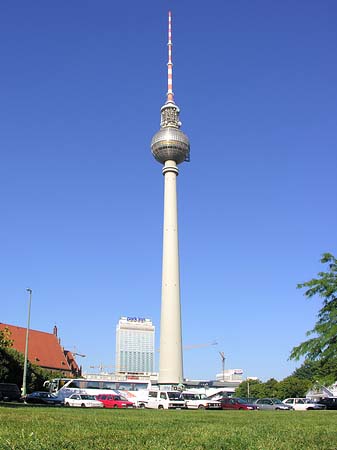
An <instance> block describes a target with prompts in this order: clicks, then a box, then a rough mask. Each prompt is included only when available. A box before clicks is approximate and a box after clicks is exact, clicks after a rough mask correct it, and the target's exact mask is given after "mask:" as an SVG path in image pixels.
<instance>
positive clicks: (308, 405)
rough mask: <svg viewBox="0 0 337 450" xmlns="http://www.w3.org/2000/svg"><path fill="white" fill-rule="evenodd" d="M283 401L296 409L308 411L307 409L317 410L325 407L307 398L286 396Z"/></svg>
mask: <svg viewBox="0 0 337 450" xmlns="http://www.w3.org/2000/svg"><path fill="white" fill-rule="evenodd" d="M283 403H284V404H285V405H288V406H292V407H293V409H295V410H296V411H308V410H314V409H316V410H318V409H326V406H325V405H321V404H320V403H316V402H313V401H312V400H309V399H308V398H286V399H285V400H283Z"/></svg>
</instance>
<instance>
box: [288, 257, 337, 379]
mask: <svg viewBox="0 0 337 450" xmlns="http://www.w3.org/2000/svg"><path fill="white" fill-rule="evenodd" d="M321 263H322V264H327V265H328V269H327V271H326V272H319V273H318V276H317V278H313V279H312V280H310V281H306V282H305V283H300V284H298V286H297V287H298V288H299V289H302V288H306V291H305V292H304V295H305V296H306V297H307V298H311V297H314V296H316V295H317V296H319V297H321V298H323V306H322V308H321V309H320V311H319V313H318V320H317V322H316V324H315V326H314V328H313V329H312V330H310V331H308V332H307V336H312V337H311V338H310V339H308V340H306V341H304V342H302V343H301V344H299V345H298V346H296V347H294V348H293V349H292V351H291V354H290V359H295V360H298V359H299V358H300V357H302V356H304V357H305V358H306V360H308V361H314V362H315V361H319V362H320V364H321V366H320V368H321V369H323V368H324V367H325V369H327V367H330V369H329V370H328V373H326V370H323V371H322V372H323V373H321V375H320V378H321V381H325V382H333V381H335V380H336V379H337V260H336V258H335V257H334V256H333V255H331V254H330V253H324V254H323V256H322V258H321ZM331 362H332V364H329V363H331ZM307 368H308V367H307ZM316 369H317V367H316Z"/></svg>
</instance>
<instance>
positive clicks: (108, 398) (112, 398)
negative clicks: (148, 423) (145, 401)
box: [96, 394, 135, 408]
mask: <svg viewBox="0 0 337 450" xmlns="http://www.w3.org/2000/svg"><path fill="white" fill-rule="evenodd" d="M96 400H99V401H100V402H102V403H103V405H104V408H134V407H135V405H134V403H132V402H129V400H127V399H126V398H125V397H122V396H121V395H117V394H100V395H96Z"/></svg>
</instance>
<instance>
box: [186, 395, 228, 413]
mask: <svg viewBox="0 0 337 450" xmlns="http://www.w3.org/2000/svg"><path fill="white" fill-rule="evenodd" d="M183 398H184V400H185V405H186V408H188V409H221V403H220V402H219V401H215V400H212V399H209V398H208V397H207V396H206V395H205V394H194V393H192V392H183Z"/></svg>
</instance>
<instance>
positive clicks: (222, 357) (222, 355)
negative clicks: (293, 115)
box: [219, 352, 226, 381]
mask: <svg viewBox="0 0 337 450" xmlns="http://www.w3.org/2000/svg"><path fill="white" fill-rule="evenodd" d="M219 355H220V358H221V362H222V381H225V360H226V358H225V353H224V352H219Z"/></svg>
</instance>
